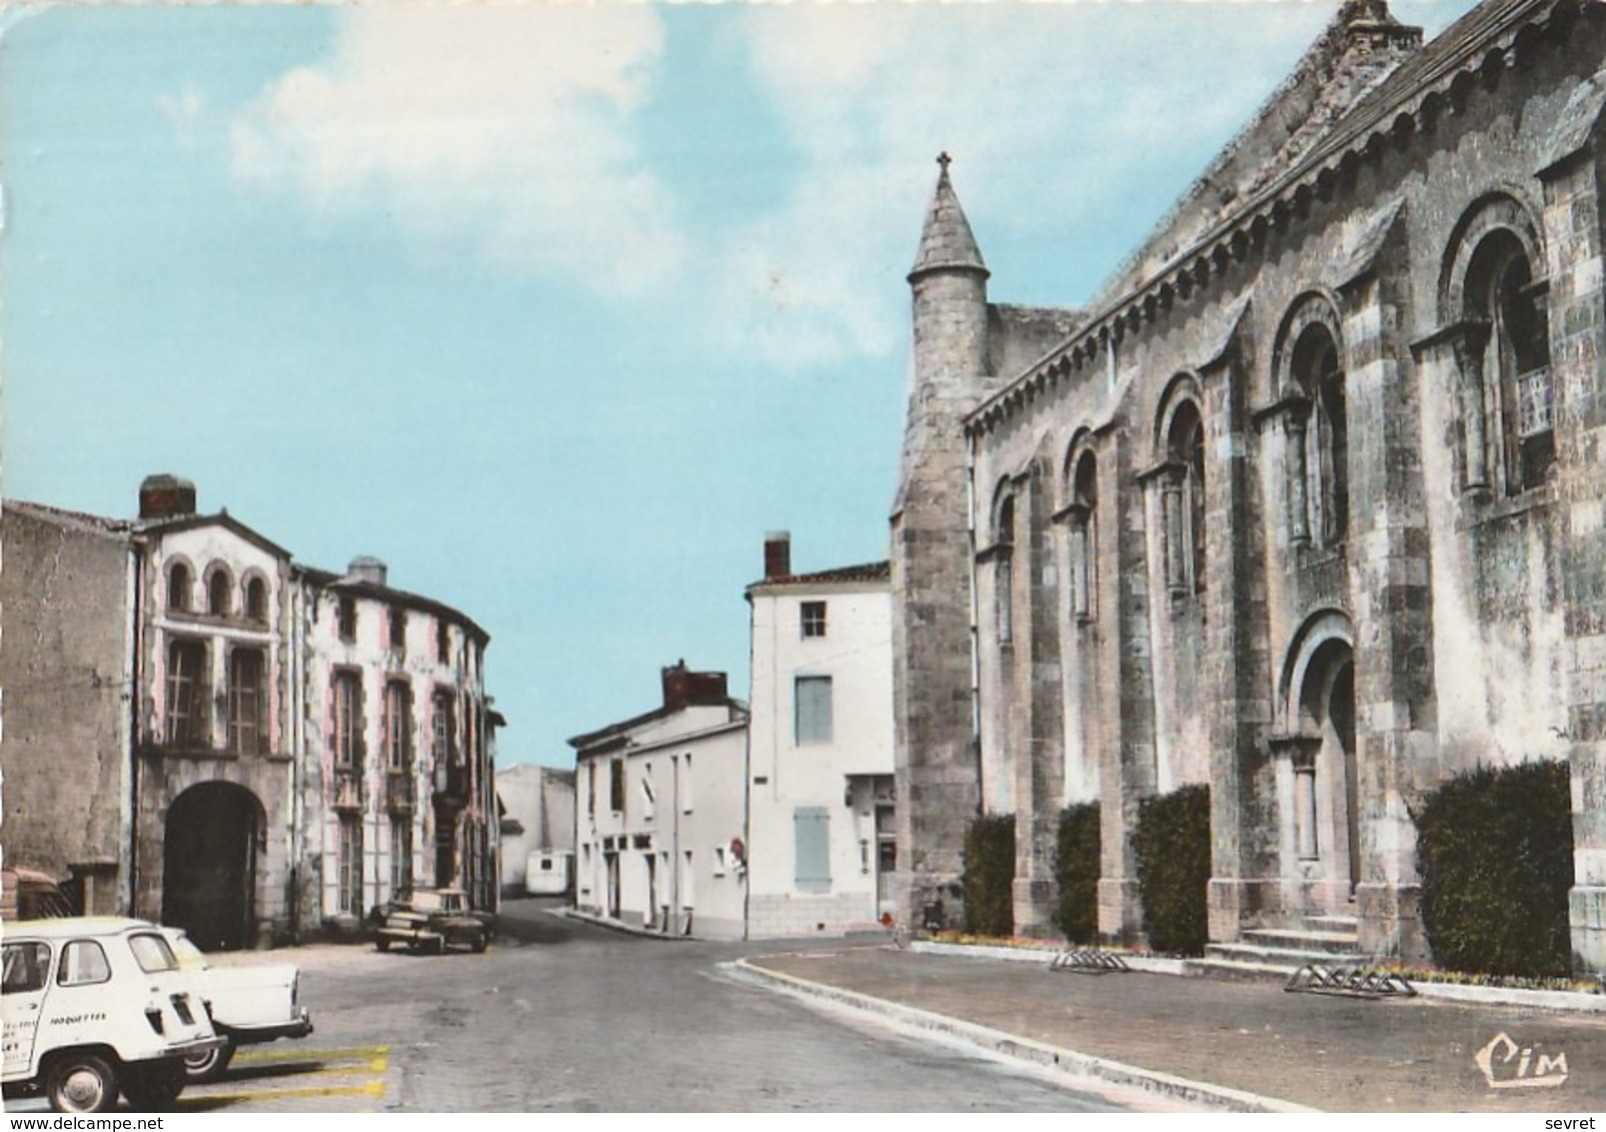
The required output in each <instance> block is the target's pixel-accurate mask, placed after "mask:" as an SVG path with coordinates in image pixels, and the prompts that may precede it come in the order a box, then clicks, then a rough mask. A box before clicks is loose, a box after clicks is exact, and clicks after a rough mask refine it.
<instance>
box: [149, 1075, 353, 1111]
mask: <svg viewBox="0 0 1606 1132" xmlns="http://www.w3.org/2000/svg"><path fill="white" fill-rule="evenodd" d="M384 1095H385V1083H384V1082H383V1081H369V1082H368V1083H367V1084H366V1085H327V1086H323V1087H321V1088H311V1087H309V1088H304V1089H253V1090H251V1091H250V1092H244V1093H192V1094H190V1095H189V1096H186V1097H181V1098H180V1099H179V1102H178V1103H179V1104H180V1106H182V1105H183V1104H184V1103H185V1102H186V1101H189V1100H194V1101H200V1102H203V1103H205V1102H212V1101H271V1100H280V1099H284V1098H294V1097H382V1096H384Z"/></svg>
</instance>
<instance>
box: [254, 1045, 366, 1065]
mask: <svg viewBox="0 0 1606 1132" xmlns="http://www.w3.org/2000/svg"><path fill="white" fill-rule="evenodd" d="M388 1053H390V1047H389V1046H356V1047H354V1048H351V1049H264V1050H249V1051H245V1050H242V1051H241V1052H240V1053H239V1054H238V1055H236V1056H235V1059H234V1060H235V1063H236V1064H238V1063H239V1062H242V1061H338V1060H350V1059H352V1058H357V1059H362V1060H366V1059H369V1058H375V1057H384V1056H385V1055H386V1054H388Z"/></svg>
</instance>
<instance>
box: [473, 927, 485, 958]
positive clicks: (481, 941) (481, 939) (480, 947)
mask: <svg viewBox="0 0 1606 1132" xmlns="http://www.w3.org/2000/svg"><path fill="white" fill-rule="evenodd" d="M486 942H487V941H486V939H485V933H484V932H480V933H479V934H478V935H476V936H475V937H474V939H473V940H472V941H471V942H470V944H469V946H470V947H472V948H473V949H474V954H475V955H478V954H479V953H480V952H482V951H484V950H485V944H486Z"/></svg>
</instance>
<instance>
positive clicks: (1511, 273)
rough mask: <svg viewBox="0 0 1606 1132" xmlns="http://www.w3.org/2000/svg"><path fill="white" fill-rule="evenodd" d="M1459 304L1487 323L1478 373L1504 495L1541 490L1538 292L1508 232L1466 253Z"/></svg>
mask: <svg viewBox="0 0 1606 1132" xmlns="http://www.w3.org/2000/svg"><path fill="white" fill-rule="evenodd" d="M1467 303H1468V307H1469V308H1470V312H1471V313H1473V314H1475V315H1476V316H1478V317H1479V318H1481V319H1482V320H1484V321H1487V322H1488V324H1489V336H1488V344H1487V346H1486V347H1485V353H1484V373H1485V376H1486V381H1487V382H1488V384H1489V385H1490V386H1492V388H1493V390H1494V391H1495V394H1496V396H1495V399H1494V411H1495V413H1496V415H1497V418H1498V422H1499V425H1498V433H1497V439H1498V444H1499V448H1500V456H1501V459H1500V465H1501V470H1502V472H1503V474H1504V481H1505V490H1506V494H1508V495H1516V494H1517V493H1519V492H1522V491H1527V490H1529V489H1530V488H1535V487H1539V486H1540V485H1541V484H1543V483H1544V482H1545V477H1546V473H1547V472H1548V471H1549V470H1550V466H1551V464H1553V463H1554V462H1555V459H1556V440H1555V426H1554V416H1555V392H1554V387H1553V385H1552V382H1551V376H1550V330H1549V323H1548V319H1547V316H1546V312H1545V287H1544V284H1543V283H1540V284H1538V285H1535V283H1534V280H1533V270H1532V267H1531V265H1530V264H1529V261H1528V255H1527V252H1526V251H1525V250H1524V248H1523V246H1522V242H1521V241H1520V240H1518V239H1517V238H1516V237H1515V236H1514V235H1512V234H1511V233H1510V232H1505V231H1496V232H1493V233H1490V234H1489V235H1488V236H1486V237H1485V238H1484V240H1483V242H1482V243H1480V244H1479V245H1478V249H1477V250H1476V251H1475V252H1474V253H1473V256H1472V263H1471V266H1470V268H1469V270H1468V272H1467Z"/></svg>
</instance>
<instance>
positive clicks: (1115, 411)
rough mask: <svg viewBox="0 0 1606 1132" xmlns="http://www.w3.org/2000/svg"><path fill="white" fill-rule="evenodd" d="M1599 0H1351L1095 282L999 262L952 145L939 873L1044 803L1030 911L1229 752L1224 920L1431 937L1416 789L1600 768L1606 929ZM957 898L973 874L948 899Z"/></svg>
mask: <svg viewBox="0 0 1606 1132" xmlns="http://www.w3.org/2000/svg"><path fill="white" fill-rule="evenodd" d="M1603 106H1606V5H1603V4H1601V3H1599V2H1592V0H1583V2H1580V0H1486V2H1485V3H1483V4H1481V5H1480V6H1479V7H1477V8H1476V9H1474V10H1473V11H1471V12H1470V13H1469V14H1468V15H1466V16H1465V17H1464V18H1463V19H1461V20H1460V21H1459V22H1457V23H1456V24H1454V25H1453V26H1452V27H1450V28H1449V29H1447V30H1446V31H1445V32H1444V33H1443V34H1442V35H1441V36H1439V37H1438V38H1437V39H1435V40H1433V41H1432V42H1428V43H1424V42H1423V37H1422V34H1421V32H1420V30H1419V29H1415V28H1411V27H1407V26H1404V25H1403V24H1401V23H1400V22H1398V21H1397V20H1396V19H1395V18H1394V17H1393V16H1391V15H1390V13H1389V11H1388V9H1387V7H1386V6H1385V4H1384V3H1383V0H1348V2H1346V3H1344V4H1343V5H1342V6H1341V7H1340V9H1339V10H1338V12H1337V14H1336V16H1335V18H1334V20H1333V21H1332V22H1331V24H1330V25H1329V26H1328V27H1327V29H1326V30H1325V32H1324V33H1323V34H1322V35H1321V37H1320V38H1319V39H1318V40H1317V42H1316V43H1315V44H1314V45H1313V46H1312V47H1311V48H1310V50H1309V51H1308V52H1307V53H1306V55H1305V56H1304V57H1303V59H1302V60H1301V61H1300V63H1299V64H1298V66H1297V67H1296V69H1295V70H1294V72H1293V73H1292V74H1291V75H1290V76H1289V77H1288V78H1287V80H1286V81H1285V82H1284V83H1283V84H1282V86H1281V87H1280V88H1279V89H1278V90H1277V91H1276V92H1275V93H1274V94H1273V95H1272V97H1271V98H1270V100H1269V101H1268V102H1267V103H1266V105H1265V106H1264V107H1263V108H1262V109H1261V110H1260V111H1259V112H1258V113H1257V114H1256V115H1255V116H1254V117H1253V118H1252V120H1251V121H1249V122H1248V124H1247V125H1245V126H1244V127H1243V129H1242V131H1241V132H1240V133H1239V134H1238V135H1237V137H1236V138H1234V139H1233V140H1232V141H1231V142H1230V143H1229V144H1228V145H1227V147H1226V148H1225V149H1224V150H1223V151H1222V152H1221V154H1220V155H1219V156H1218V157H1217V158H1216V159H1215V160H1214V162H1213V163H1212V164H1211V165H1210V167H1209V168H1208V169H1207V170H1206V171H1205V172H1204V174H1203V175H1202V176H1201V177H1200V178H1199V179H1198V181H1197V182H1196V183H1195V184H1194V185H1193V186H1192V188H1190V189H1189V190H1188V191H1187V193H1186V194H1184V196H1183V198H1182V199H1181V200H1180V201H1178V203H1177V204H1176V205H1175V206H1174V208H1173V209H1172V211H1171V212H1170V213H1169V214H1168V215H1166V216H1165V217H1164V218H1163V219H1161V220H1160V221H1159V223H1158V225H1157V226H1156V227H1155V228H1154V230H1153V232H1152V234H1151V235H1150V237H1149V238H1148V240H1147V242H1145V243H1144V244H1143V245H1142V246H1141V247H1140V248H1138V249H1137V250H1136V251H1135V252H1134V253H1133V254H1132V255H1131V256H1130V258H1129V259H1128V260H1127V261H1126V263H1125V264H1124V265H1123V266H1122V267H1121V268H1120V269H1119V270H1118V271H1117V272H1116V273H1115V275H1114V276H1113V278H1112V279H1110V281H1109V282H1108V283H1107V284H1106V285H1105V286H1104V288H1103V289H1102V291H1101V292H1100V293H1099V294H1098V295H1097V296H1096V297H1094V298H1093V299H1092V301H1091V302H1089V303H1088V304H1087V305H1085V306H1083V307H1080V308H1074V309H1073V308H1064V309H1041V308H1024V307H1015V306H1008V305H1004V304H1000V303H997V302H994V301H992V300H991V299H990V297H989V277H988V270H987V267H986V265H985V261H984V259H983V256H982V253H981V248H980V246H979V244H978V242H977V240H976V239H975V238H974V236H973V234H972V231H971V229H970V226H969V224H968V223H967V221H966V219H965V215H964V213H963V211H962V209H961V207H960V203H959V198H958V195H957V193H956V190H955V187H954V183H953V181H952V180H951V179H950V171H949V168H948V161H947V159H946V158H944V159H942V161H941V165H942V168H941V172H940V175H939V177H938V180H937V186H936V191H935V194H934V196H933V198H932V200H931V203H930V206H929V209H928V211H927V213H926V218H925V226H924V230H923V232H922V234H921V240H920V245H919V250H918V254H917V258H916V262H915V265H914V269H913V271H912V272H911V273H910V275H909V284H910V287H911V289H912V291H913V304H914V307H913V309H914V344H913V351H914V366H913V387H912V392H911V398H910V402H909V412H908V418H907V424H906V431H905V436H904V446H903V463H902V470H901V480H900V487H899V492H898V497H897V500H896V502H895V504H894V509H893V515H892V569H893V582H894V593H895V613H894V629H893V633H894V663H895V710H896V715H897V813H898V822H899V831H898V832H899V843H900V844H899V853H900V867H901V869H902V876H901V878H900V879H901V881H902V883H903V889H902V891H903V894H904V895H903V900H904V907H905V908H909V909H914V910H916V914H918V910H919V909H921V908H922V907H924V906H925V905H926V904H928V903H930V902H933V901H934V900H935V899H936V898H938V897H945V898H947V899H949V900H950V902H951V900H952V894H953V893H954V882H955V880H956V878H957V877H958V876H959V874H960V871H961V867H962V866H961V848H962V840H963V835H964V831H965V828H966V826H967V825H968V824H969V822H970V821H971V819H972V818H973V817H974V816H975V815H976V814H978V813H981V812H994V813H1013V814H1015V815H1016V830H1017V833H1016V857H1017V859H1016V880H1015V888H1014V894H1013V896H1014V912H1015V923H1016V931H1017V933H1018V934H1026V935H1032V934H1038V935H1047V934H1051V933H1052V932H1053V928H1052V924H1051V919H1050V917H1051V914H1052V909H1053V901H1054V892H1053V884H1052V868H1053V855H1054V839H1055V829H1056V821H1057V816H1058V814H1059V812H1060V810H1061V808H1062V807H1064V806H1065V805H1067V804H1069V803H1073V802H1079V801H1086V800H1093V799H1098V800H1099V801H1100V802H1101V821H1102V843H1103V849H1102V857H1103V859H1102V879H1101V881H1100V884H1099V908H1098V922H1099V929H1100V932H1101V934H1102V935H1103V936H1104V937H1106V938H1108V939H1128V940H1130V939H1132V938H1134V937H1136V936H1137V935H1138V934H1139V933H1140V931H1141V925H1142V912H1141V907H1140V902H1139V898H1138V890H1137V887H1138V886H1137V882H1136V869H1135V861H1134V857H1133V846H1132V841H1131V836H1130V835H1131V831H1132V827H1133V824H1134V821H1135V818H1136V813H1137V807H1138V804H1139V802H1140V801H1141V800H1142V799H1144V798H1146V797H1149V796H1152V795H1156V794H1163V793H1167V792H1170V791H1172V790H1175V789H1177V788H1179V787H1181V786H1184V785H1188V784H1193V783H1208V784H1209V786H1210V799H1211V815H1210V816H1211V830H1212V838H1211V841H1212V861H1211V878H1210V882H1209V892H1208V906H1209V924H1210V938H1211V939H1212V941H1217V942H1231V941H1233V940H1236V939H1239V938H1240V936H1241V934H1242V933H1243V932H1245V931H1246V930H1249V929H1253V928H1291V929H1298V928H1300V927H1307V926H1311V925H1313V924H1329V925H1332V924H1338V925H1345V924H1347V925H1349V930H1351V931H1353V932H1354V933H1355V935H1356V937H1357V946H1358V948H1359V950H1361V951H1363V952H1366V953H1370V954H1378V955H1399V956H1402V957H1405V958H1407V959H1420V958H1423V957H1425V956H1426V950H1427V948H1426V942H1425V940H1424V936H1423V932H1422V927H1421V921H1420V913H1419V903H1420V899H1419V898H1420V884H1419V874H1418V867H1417V855H1416V832H1415V827H1414V825H1413V822H1412V818H1411V807H1412V806H1413V805H1415V804H1417V803H1418V802H1419V801H1420V799H1421V798H1422V797H1423V796H1424V794H1425V793H1426V792H1427V791H1430V790H1432V789H1433V788H1435V787H1436V786H1438V785H1439V784H1441V783H1443V782H1444V781H1445V780H1447V779H1448V778H1449V777H1451V776H1453V775H1455V774H1458V773H1460V772H1462V771H1464V770H1468V769H1470V768H1473V767H1475V766H1480V765H1481V766H1489V765H1507V764H1515V763H1519V762H1524V761H1529V760H1555V761H1560V762H1564V763H1565V764H1566V765H1567V766H1568V767H1569V768H1570V775H1571V782H1572V801H1573V808H1574V815H1573V821H1574V831H1575V886H1574V888H1573V889H1572V893H1571V925H1572V940H1573V948H1574V950H1575V952H1577V953H1578V955H1579V956H1581V958H1582V960H1583V963H1584V964H1585V965H1586V966H1588V967H1590V968H1593V969H1596V970H1598V969H1600V968H1602V967H1606V771H1603V767H1602V760H1603V757H1606V744H1603V740H1606V499H1603V495H1606V493H1603V491H1602V488H1603V486H1606V381H1603V373H1602V363H1601V350H1602V338H1603V333H1606V303H1603V294H1602V258H1601V255H1602V252H1601V244H1602V227H1601V207H1600V204H1601V192H1602V187H1601V186H1602V177H1603V171H1606V164H1603V158H1606V151H1603V149H1602V146H1601V143H1600V140H1599V139H1600V135H1601V130H1602V110H1603ZM950 908H951V903H950Z"/></svg>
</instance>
